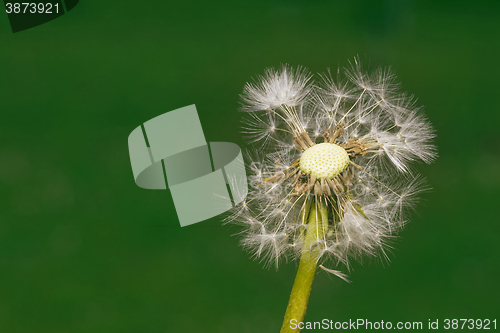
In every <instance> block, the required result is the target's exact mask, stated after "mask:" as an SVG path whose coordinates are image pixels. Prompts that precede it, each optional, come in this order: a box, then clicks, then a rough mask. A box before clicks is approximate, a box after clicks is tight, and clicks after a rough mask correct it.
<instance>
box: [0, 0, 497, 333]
mask: <svg viewBox="0 0 500 333" xmlns="http://www.w3.org/2000/svg"><path fill="white" fill-rule="evenodd" d="M499 17H500V3H499V2H498V1H492V2H484V1H396V0H387V1H356V2H354V1H352V2H348V1H343V2H336V1H335V2H334V1H319V0H315V1H307V2H306V1H284V0H283V1H277V0H275V1H255V0H254V1H218V2H217V3H214V2H209V1H183V2H172V1H127V0H123V1H96V0H88V1H80V4H79V5H77V6H76V7H75V8H74V9H73V10H72V11H71V12H69V13H68V14H66V15H63V16H62V17H60V18H58V19H56V20H54V21H51V22H49V23H47V24H44V25H41V26H38V27H35V28H32V29H29V30H26V31H23V32H19V33H16V34H13V33H12V32H11V30H10V26H9V22H8V19H7V15H4V14H0V114H1V120H0V198H1V200H0V332H7V333H15V332H54V333H63V332H242V333H247V332H248V333H250V332H278V331H279V327H280V325H281V321H282V318H283V315H284V311H285V308H286V304H287V301H288V296H289V293H290V290H291V286H292V283H293V279H294V274H295V271H296V267H297V265H296V263H288V264H284V265H283V266H282V267H281V268H280V270H279V271H276V270H275V269H264V268H263V267H262V264H259V263H258V262H255V261H253V260H252V259H250V258H249V255H248V254H247V253H245V252H243V251H242V250H241V248H240V247H239V246H238V237H232V236H231V235H232V234H234V233H235V232H237V231H238V230H239V229H238V228H236V227H234V226H222V225H221V218H220V217H217V218H213V219H211V220H209V221H205V222H202V223H198V224H195V225H192V226H188V227H184V228H181V227H180V226H179V222H178V220H177V216H176V213H175V210H174V206H173V203H172V199H171V196H170V193H169V192H168V191H153V190H144V189H141V188H139V187H137V186H136V185H135V183H134V180H133V176H132V171H131V167H130V160H129V157H128V148H127V137H128V135H129V133H130V132H131V131H132V130H133V129H134V128H135V127H137V126H138V125H139V124H141V123H143V122H144V121H146V120H149V119H151V118H153V117H155V116H157V115H159V114H162V113H164V112H167V111H170V110H173V109H176V108H179V107H182V106H185V105H190V104H196V106H197V108H198V112H199V115H200V118H201V122H202V125H203V128H204V131H205V136H206V138H207V141H230V142H235V143H237V144H239V145H240V146H242V147H243V146H245V143H244V142H243V141H242V139H241V134H240V132H239V126H240V123H239V121H240V114H239V113H238V111H237V109H238V102H239V99H238V98H239V97H238V95H239V93H240V92H241V91H242V87H243V85H244V84H245V82H246V81H248V80H249V79H250V78H251V77H254V76H255V75H256V74H260V73H262V72H263V70H264V68H265V67H268V66H279V65H280V64H281V63H289V64H291V65H299V64H300V65H303V66H306V67H308V68H309V69H310V70H312V71H313V72H322V71H324V70H325V69H326V68H327V67H331V68H333V69H335V68H337V67H338V66H346V65H347V64H348V60H350V59H353V57H354V56H356V55H359V56H360V57H361V59H362V60H364V62H365V64H367V65H369V67H370V68H376V67H378V66H389V65H390V66H391V67H392V68H393V69H394V70H395V72H396V74H397V75H398V78H399V80H400V81H401V82H402V83H403V86H402V87H403V90H404V91H408V92H410V93H413V94H415V95H416V96H417V97H418V98H419V104H420V105H425V106H426V107H425V111H426V113H427V115H428V117H429V118H430V120H431V122H432V123H433V125H434V126H435V128H436V130H437V134H438V137H437V139H436V144H437V145H438V146H439V153H440V157H439V159H438V160H437V161H436V162H435V163H434V164H432V165H430V166H427V165H424V164H421V165H418V169H419V171H421V172H422V173H423V175H424V176H425V177H427V178H428V181H429V183H430V185H431V186H432V187H433V191H432V192H429V193H427V194H425V195H423V199H424V203H423V204H422V205H420V206H419V208H418V213H415V214H413V216H412V223H411V224H409V225H408V227H407V228H406V229H405V230H404V231H403V232H402V234H401V236H402V237H401V238H400V239H399V240H397V241H396V244H395V247H396V249H395V250H394V251H393V254H392V255H391V256H390V258H391V260H392V262H391V264H390V265H386V264H382V263H380V262H377V261H374V260H367V261H366V262H365V263H364V264H363V265H361V264H355V265H354V270H353V272H352V274H351V279H352V280H353V283H352V284H347V283H345V282H343V281H341V280H340V279H338V278H332V277H330V276H328V275H327V274H326V273H324V272H321V273H319V274H318V275H317V277H316V280H315V283H314V285H313V291H312V294H311V301H310V305H309V308H308V313H307V316H306V320H309V321H314V320H321V319H323V318H329V319H332V320H334V321H344V320H349V319H353V320H355V319H357V318H365V319H368V320H371V321H380V320H384V321H394V322H396V321H422V322H424V325H427V322H428V320H429V319H432V320H435V319H440V321H441V322H442V320H443V319H445V318H473V319H477V318H490V319H495V318H497V319H500V318H498V317H495V316H498V314H499V310H500V301H499V299H500V288H499V285H498V280H499V274H500V265H499V254H500V245H499V232H500V226H499V221H500V218H499V216H500V212H499V211H498V204H499V203H500V200H499V199H500V196H499V192H500V191H499V189H500V148H499V147H500V137H499V134H500V130H499V125H500V112H499V104H498V100H497V98H498V88H499V77H500V66H499V63H498V57H499V53H500V37H499V33H498V32H499V31H500V19H499ZM182 139H183V138H182V137H179V140H182Z"/></svg>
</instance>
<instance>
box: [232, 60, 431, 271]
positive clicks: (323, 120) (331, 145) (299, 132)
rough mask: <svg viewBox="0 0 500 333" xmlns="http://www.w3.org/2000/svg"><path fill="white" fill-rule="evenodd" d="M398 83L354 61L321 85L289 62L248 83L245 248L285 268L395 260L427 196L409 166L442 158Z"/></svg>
mask: <svg viewBox="0 0 500 333" xmlns="http://www.w3.org/2000/svg"><path fill="white" fill-rule="evenodd" d="M341 74H345V75H344V77H345V78H344V79H342V78H341V76H342V75H341ZM394 80H395V76H394V75H393V74H392V73H391V72H390V70H384V69H378V70H376V71H374V72H373V73H371V74H367V73H365V72H364V71H363V70H362V68H361V66H360V64H359V60H357V59H355V61H354V63H353V64H351V66H350V67H349V68H347V69H345V70H343V71H340V70H338V71H337V73H336V75H335V77H333V76H332V75H331V73H330V71H328V73H327V74H320V75H319V76H318V79H317V80H316V81H317V82H315V81H313V76H312V75H311V74H310V73H309V72H308V71H307V70H306V69H304V68H301V67H299V68H297V69H293V68H291V67H289V66H287V65H284V66H282V67H281V68H279V69H273V68H271V69H267V70H266V72H265V74H264V76H261V77H258V78H257V79H256V80H255V81H254V82H253V83H247V84H246V85H245V87H244V91H243V94H242V100H243V103H242V111H243V112H244V120H243V123H244V128H243V133H245V134H246V135H247V138H248V139H249V140H250V142H251V143H252V144H253V145H254V147H255V148H254V149H252V150H250V151H249V153H247V156H246V159H247V161H246V162H247V163H246V165H247V174H248V187H249V188H248V196H247V198H246V199H245V200H244V201H243V202H242V203H241V204H240V205H239V206H237V207H235V209H234V210H233V212H232V214H231V215H230V216H229V217H228V218H227V220H228V221H229V222H232V223H237V224H240V225H243V226H244V228H243V229H242V232H241V233H242V235H243V239H242V245H243V247H244V248H246V249H248V250H250V251H251V252H252V253H253V254H254V255H255V257H257V258H260V259H262V260H264V261H265V262H266V263H273V264H275V265H276V266H278V264H279V262H280V260H282V259H285V260H289V259H297V258H299V257H300V256H301V254H302V253H303V251H312V250H313V249H314V251H316V253H317V260H318V263H324V262H325V261H328V260H333V264H334V265H337V264H339V263H342V264H344V265H345V266H346V267H347V268H348V269H349V267H350V264H349V261H350V259H356V260H361V259H362V257H363V256H364V255H369V256H380V255H382V256H385V257H386V252H385V251H386V249H387V246H388V240H390V239H391V238H392V237H394V235H395V234H396V233H397V232H398V231H399V230H400V229H401V228H402V227H403V225H405V223H406V222H407V216H406V211H407V208H411V207H413V206H414V204H415V203H416V202H417V200H418V198H417V194H419V193H420V192H421V191H422V190H424V189H425V185H424V181H423V179H422V178H421V177H420V176H419V175H418V174H417V173H416V172H415V170H414V169H412V168H411V167H410V163H412V162H414V161H418V160H421V161H424V162H426V163H430V162H432V161H433V160H434V159H435V158H436V156H437V153H436V148H435V146H434V145H432V143H431V140H432V138H433V137H434V131H433V129H432V127H431V125H430V123H429V122H428V121H427V119H426V118H425V116H424V115H423V114H422V112H421V110H420V108H418V107H415V104H414V99H413V97H412V96H408V95H406V94H402V93H399V92H398V85H397V84H396V83H395V81H394ZM310 214H316V221H318V223H315V224H311V223H308V217H309V218H310V216H309V215H310ZM308 239H309V241H310V242H311V239H312V244H310V246H306V244H305V242H307V241H308ZM320 267H321V268H323V269H325V270H327V271H331V272H334V274H337V275H339V276H341V277H342V278H345V275H342V274H341V273H340V272H338V271H334V270H329V269H326V268H324V266H323V265H320ZM335 272H336V273H335Z"/></svg>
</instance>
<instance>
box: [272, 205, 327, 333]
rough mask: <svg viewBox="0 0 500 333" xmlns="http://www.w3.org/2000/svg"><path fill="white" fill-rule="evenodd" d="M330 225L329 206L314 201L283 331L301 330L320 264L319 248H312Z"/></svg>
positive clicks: (287, 332)
mask: <svg viewBox="0 0 500 333" xmlns="http://www.w3.org/2000/svg"><path fill="white" fill-rule="evenodd" d="M327 227H328V208H327V206H326V205H325V204H324V203H321V202H318V201H316V202H313V203H312V205H311V208H310V210H309V223H308V225H307V233H306V236H305V240H304V248H303V252H302V255H301V257H300V263H299V269H298V271H297V276H296V277H295V282H294V283H293V288H292V293H291V294H290V300H289V301H288V306H287V308H286V313H285V319H284V320H283V325H282V326H281V331H280V332H281V333H292V332H300V329H299V328H298V323H300V322H303V321H304V317H305V315H306V310H307V304H308V303H309V295H310V294H311V285H312V283H313V280H314V275H315V273H316V267H317V265H318V250H314V249H312V250H311V246H312V245H313V244H314V242H315V241H316V240H317V239H322V238H323V235H324V233H325V231H326V229H327Z"/></svg>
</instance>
